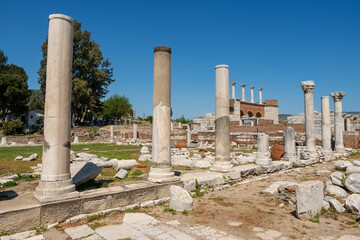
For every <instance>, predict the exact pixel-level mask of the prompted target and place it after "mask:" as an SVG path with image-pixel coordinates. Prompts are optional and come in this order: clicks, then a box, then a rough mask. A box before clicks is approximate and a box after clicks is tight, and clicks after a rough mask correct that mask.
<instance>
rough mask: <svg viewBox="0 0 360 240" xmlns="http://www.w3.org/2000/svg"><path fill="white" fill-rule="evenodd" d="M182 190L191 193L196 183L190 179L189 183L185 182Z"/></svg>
mask: <svg viewBox="0 0 360 240" xmlns="http://www.w3.org/2000/svg"><path fill="white" fill-rule="evenodd" d="M184 189H185V190H186V191H188V192H191V191H192V190H195V189H196V182H195V180H193V179H191V180H190V181H188V182H186V183H185V184H184Z"/></svg>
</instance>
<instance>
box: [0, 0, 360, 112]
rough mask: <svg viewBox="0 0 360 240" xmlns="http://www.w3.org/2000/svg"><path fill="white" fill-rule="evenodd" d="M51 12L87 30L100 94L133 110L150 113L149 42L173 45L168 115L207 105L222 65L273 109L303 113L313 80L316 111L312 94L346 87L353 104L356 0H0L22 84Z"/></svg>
mask: <svg viewBox="0 0 360 240" xmlns="http://www.w3.org/2000/svg"><path fill="white" fill-rule="evenodd" d="M53 13H61V14H66V15H68V16H71V17H72V18H74V19H76V20H78V21H80V22H81V23H82V24H83V29H87V30H88V31H90V32H91V33H92V37H93V39H94V40H95V41H96V42H97V43H98V44H99V45H100V49H101V50H102V52H103V55H104V56H105V57H106V58H109V60H110V62H111V63H112V67H113V68H114V78H115V80H116V81H115V82H114V83H113V84H112V85H111V86H110V88H109V89H110V92H109V95H108V96H110V95H111V94H120V95H125V96H127V97H128V98H129V99H130V101H131V103H132V104H133V107H134V109H135V110H136V114H137V116H142V115H143V113H145V114H147V115H152V94H153V92H152V88H153V48H154V47H156V46H160V45H164V46H169V47H171V48H172V50H173V53H172V108H173V111H174V116H173V117H179V116H181V115H182V114H183V115H185V117H186V118H193V117H195V116H197V115H200V114H204V113H207V112H215V69H214V67H215V65H218V64H227V65H229V66H230V81H235V82H237V83H238V84H247V87H246V96H247V99H248V100H250V89H249V88H248V87H249V86H252V85H254V86H255V87H256V88H259V87H262V88H264V90H263V98H264V99H278V100H279V105H280V106H279V112H280V113H290V114H296V113H298V112H303V102H304V100H303V92H302V90H301V87H300V83H301V81H305V80H314V81H315V84H316V86H315V93H314V102H315V110H318V111H320V110H321V106H320V97H321V96H325V95H328V94H329V92H333V91H345V92H346V96H345V97H344V100H343V110H344V111H360V107H359V105H358V104H359V103H360V101H359V87H360V79H359V78H360V1H357V0H355V1H343V0H339V1H331V0H326V1H319V0H316V1H313V0H311V1H304V0H301V1H300V0H299V1H295V0H284V1H270V0H265V1H260V0H253V1H250V0H249V1H243V0H242V1H235V0H234V1H195V0H192V1H169V0H166V1H156V0H153V1H145V0H144V1H105V0H104V1H89V0H88V1H75V0H74V1H71V0H66V1H35V0H34V1H17V0H12V1H0V21H1V34H0V49H3V50H4V51H5V54H6V55H7V56H8V58H9V62H10V63H14V64H16V65H19V66H21V67H24V68H25V70H26V72H27V74H28V75H29V87H30V88H39V85H38V83H37V81H38V75H37V71H38V69H39V65H40V60H41V57H42V54H41V48H40V47H41V44H42V43H43V41H44V40H45V38H46V36H47V32H48V16H49V15H50V14H53ZM236 90H237V91H236V93H237V97H240V94H241V87H240V86H239V85H237V87H236ZM230 94H231V91H230ZM257 99H258V93H257V91H255V100H256V101H257ZM332 107H333V103H332V101H331V108H332Z"/></svg>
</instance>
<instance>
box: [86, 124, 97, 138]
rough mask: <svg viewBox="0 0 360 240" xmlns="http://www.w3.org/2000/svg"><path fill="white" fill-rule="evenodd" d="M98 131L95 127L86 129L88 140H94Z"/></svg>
mask: <svg viewBox="0 0 360 240" xmlns="http://www.w3.org/2000/svg"><path fill="white" fill-rule="evenodd" d="M98 131H99V128H98V127H96V126H94V127H88V128H87V132H88V134H89V138H90V140H94V138H95V136H96V134H97V132H98Z"/></svg>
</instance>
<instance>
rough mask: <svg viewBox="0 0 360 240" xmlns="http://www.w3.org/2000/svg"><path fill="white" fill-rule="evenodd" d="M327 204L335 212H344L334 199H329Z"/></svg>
mask: <svg viewBox="0 0 360 240" xmlns="http://www.w3.org/2000/svg"><path fill="white" fill-rule="evenodd" d="M329 203H330V206H332V207H333V208H334V209H335V210H336V211H337V212H344V211H345V208H344V207H343V206H342V205H341V203H340V202H339V201H338V200H336V199H335V198H332V199H330V200H329Z"/></svg>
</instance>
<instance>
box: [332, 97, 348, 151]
mask: <svg viewBox="0 0 360 240" xmlns="http://www.w3.org/2000/svg"><path fill="white" fill-rule="evenodd" d="M330 96H331V97H332V98H333V99H334V114H335V118H334V129H335V152H338V153H342V152H345V149H344V141H343V124H344V122H343V121H344V120H343V117H342V99H343V97H344V96H345V92H333V93H330Z"/></svg>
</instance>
